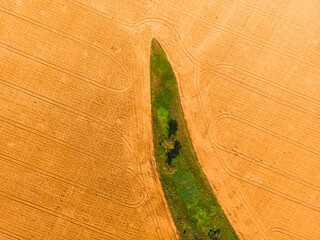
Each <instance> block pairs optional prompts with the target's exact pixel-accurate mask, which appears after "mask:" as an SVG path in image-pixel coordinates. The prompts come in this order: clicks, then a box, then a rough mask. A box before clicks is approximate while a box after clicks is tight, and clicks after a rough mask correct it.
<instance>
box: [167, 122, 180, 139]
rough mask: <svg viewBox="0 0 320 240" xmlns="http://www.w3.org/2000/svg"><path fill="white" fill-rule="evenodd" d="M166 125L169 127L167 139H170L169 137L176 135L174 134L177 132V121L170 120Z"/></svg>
mask: <svg viewBox="0 0 320 240" xmlns="http://www.w3.org/2000/svg"><path fill="white" fill-rule="evenodd" d="M168 125H169V134H168V137H169V138H170V137H171V135H176V132H177V130H178V122H177V120H174V119H170V120H169V122H168Z"/></svg>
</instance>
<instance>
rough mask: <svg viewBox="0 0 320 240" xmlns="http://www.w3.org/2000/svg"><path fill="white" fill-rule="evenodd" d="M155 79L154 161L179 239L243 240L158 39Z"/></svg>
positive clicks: (152, 71) (152, 65) (153, 62)
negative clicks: (214, 185)
mask: <svg viewBox="0 0 320 240" xmlns="http://www.w3.org/2000/svg"><path fill="white" fill-rule="evenodd" d="M150 74H151V100H152V128H153V142H154V152H155V158H156V162H157V167H158V171H159V174H160V180H161V184H162V188H163V191H164V193H165V197H166V199H167V202H168V205H169V207H170V210H171V213H172V216H173V218H174V221H175V224H176V227H177V229H178V231H179V233H180V237H181V238H182V239H221V240H224V239H226V240H232V239H238V237H237V235H236V234H235V232H234V230H233V228H232V226H231V225H230V223H229V222H228V219H227V218H226V216H225V214H224V212H223V210H222V209H221V207H220V206H219V203H218V202H217V199H216V198H215V196H214V194H213V192H212V190H211V188H210V185H209V183H208V181H207V179H206V177H205V176H204V174H203V173H202V171H201V168H200V165H199V163H198V159H197V156H196V155H195V152H194V150H193V147H192V143H191V141H190V139H189V135H188V130H187V127H186V123H185V120H184V117H183V112H182V108H181V105H180V97H179V92H178V87H177V82H176V78H175V75H174V72H173V70H172V67H171V65H170V63H169V61H168V60H167V58H166V55H165V53H164V51H163V49H162V48H161V46H160V44H159V43H158V42H157V41H156V40H155V39H153V40H152V46H151V59H150Z"/></svg>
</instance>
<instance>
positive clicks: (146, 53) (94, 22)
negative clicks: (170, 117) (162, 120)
mask: <svg viewBox="0 0 320 240" xmlns="http://www.w3.org/2000/svg"><path fill="white" fill-rule="evenodd" d="M0 13H1V15H0V18H1V20H0V58H1V60H0V129H1V130H0V239H39V240H40V239H41V240H42V239H150V240H151V239H178V238H179V236H178V233H177V230H176V228H175V225H174V222H173V220H172V217H171V214H170V211H169V208H168V206H167V203H166V200H165V198H164V194H163V192H162V189H161V184H160V179H159V176H158V173H157V167H156V164H155V160H154V155H153V143H152V125H151V122H152V121H151V100H150V69H149V59H150V44H151V40H152V39H153V38H157V40H158V41H159V42H160V43H161V45H162V46H163V49H164V50H165V52H166V54H167V56H168V59H169V61H170V62H171V64H172V67H173V70H174V72H175V75H176V77H177V81H178V86H179V93H180V98H181V105H182V108H183V111H184V115H185V119H186V123H187V126H188V130H189V133H190V137H191V139H192V143H193V146H194V149H195V152H196V154H197V157H198V159H199V162H200V164H201V167H202V169H203V171H204V173H205V175H206V177H207V179H208V180H209V182H210V185H211V187H212V190H213V192H214V194H215V195H216V197H217V199H218V200H219V203H220V204H221V206H222V208H223V210H224V211H225V213H226V215H227V217H228V219H229V221H230V223H231V224H232V226H233V227H234V229H235V231H236V232H237V234H238V236H239V238H240V239H245V240H246V239H248V240H249V239H250V240H267V239H268V240H318V239H320V228H319V225H320V185H319V183H320V157H319V156H320V150H319V149H320V130H319V126H320V120H319V119H320V98H319V94H320V80H319V76H320V35H319V33H320V23H319V19H320V2H319V1H316V0H290V1H288V0H282V1H280V0H269V1H267V0H256V1H254V0H222V1H217V0H194V1H191V0H176V1H172V0H162V1H160V0H135V1H129V0H121V1H116V0H5V1H1V2H0Z"/></svg>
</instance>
